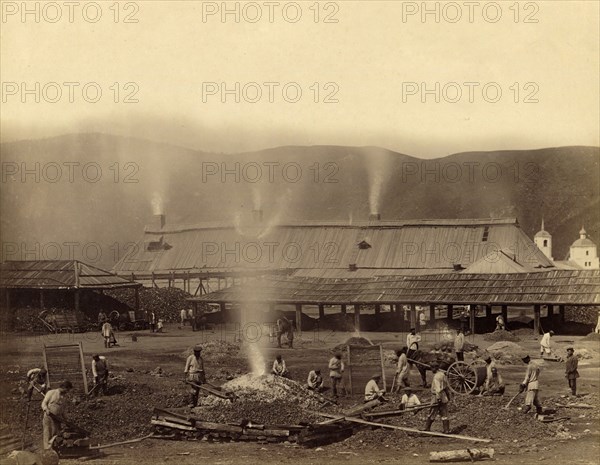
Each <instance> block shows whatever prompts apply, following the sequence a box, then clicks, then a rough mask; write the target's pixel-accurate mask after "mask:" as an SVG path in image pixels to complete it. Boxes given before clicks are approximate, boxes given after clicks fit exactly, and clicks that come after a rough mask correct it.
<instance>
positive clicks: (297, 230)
mask: <svg viewBox="0 0 600 465" xmlns="http://www.w3.org/2000/svg"><path fill="white" fill-rule="evenodd" d="M364 243H368V245H369V247H362V248H361V247H359V244H364ZM500 250H510V251H511V255H512V256H514V260H515V261H516V262H518V263H519V264H521V266H523V267H524V271H530V270H533V269H541V268H553V267H554V264H553V263H552V261H550V260H549V259H548V258H547V257H546V256H545V255H544V254H543V253H542V252H541V251H540V250H539V249H538V248H537V247H536V245H535V244H534V243H533V241H532V240H531V239H530V238H529V237H527V235H526V234H525V233H524V232H523V231H522V230H521V228H520V227H519V224H518V222H517V220H516V219H514V218H503V219H491V218H484V219H456V220H454V219H442V220H401V221H363V222H353V223H350V224H349V223H347V222H332V221H329V222H314V221H302V222H289V223H285V224H269V223H268V222H265V223H261V222H254V223H251V224H248V225H240V224H237V225H234V224H224V223H205V224H199V225H164V226H162V227H161V226H154V227H148V228H146V230H145V233H144V237H143V238H142V239H141V240H140V241H139V242H138V244H137V247H135V248H132V252H131V253H130V254H128V255H127V256H126V257H123V258H122V259H121V261H119V262H118V263H117V264H116V265H115V266H114V268H113V271H114V272H115V273H117V274H119V275H131V274H132V273H134V274H135V276H136V277H140V276H144V275H150V274H152V273H165V272H178V271H183V272H186V271H190V272H200V271H203V272H210V271H215V272H217V271H218V272H224V271H229V272H235V271H241V270H244V271H248V270H255V271H257V272H265V271H273V270H289V271H290V272H296V271H297V270H303V271H298V272H297V274H303V273H304V274H305V275H307V276H315V277H318V276H332V275H333V276H336V277H338V276H339V277H341V276H344V275H345V274H346V272H347V270H349V269H354V270H360V271H361V275H365V274H367V275H369V276H370V277H373V276H380V275H385V274H398V273H402V271H403V270H405V271H406V273H407V274H422V273H423V272H431V273H449V272H451V271H453V270H454V269H455V265H460V266H461V267H462V268H467V267H468V266H469V265H471V264H473V263H475V262H477V261H478V260H480V259H482V258H484V257H486V256H488V255H489V254H490V253H494V252H497V251H500Z"/></svg>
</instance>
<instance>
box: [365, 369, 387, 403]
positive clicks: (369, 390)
mask: <svg viewBox="0 0 600 465" xmlns="http://www.w3.org/2000/svg"><path fill="white" fill-rule="evenodd" d="M380 379H381V375H380V374H374V375H373V376H371V379H370V380H369V382H368V383H367V385H366V386H365V402H370V401H372V400H375V399H379V400H385V399H384V398H383V395H384V394H385V391H383V390H382V389H380V388H379V384H378V383H379V380H380Z"/></svg>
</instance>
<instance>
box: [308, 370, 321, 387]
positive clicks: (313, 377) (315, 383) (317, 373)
mask: <svg viewBox="0 0 600 465" xmlns="http://www.w3.org/2000/svg"><path fill="white" fill-rule="evenodd" d="M306 384H307V386H308V389H310V390H311V391H315V392H321V391H322V390H323V377H322V376H321V370H311V372H310V373H309V374H308V379H307V380H306Z"/></svg>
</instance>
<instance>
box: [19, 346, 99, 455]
mask: <svg viewBox="0 0 600 465" xmlns="http://www.w3.org/2000/svg"><path fill="white" fill-rule="evenodd" d="M91 371H92V376H93V379H94V386H93V388H92V389H91V390H90V391H89V393H88V394H92V393H94V395H96V396H97V395H98V394H99V392H100V391H101V392H102V393H103V394H106V393H107V392H108V374H109V372H108V361H107V359H106V357H104V356H102V355H98V354H95V355H93V356H92V363H91ZM27 383H28V386H27V392H26V399H27V402H30V401H31V400H32V397H33V393H34V392H36V391H37V392H38V393H39V394H40V395H41V396H43V400H42V404H41V407H42V412H43V414H44V415H43V418H42V429H43V447H44V449H50V448H52V441H53V438H54V437H55V436H56V435H57V434H58V433H59V432H60V426H61V423H63V422H64V421H65V418H64V410H65V396H66V395H67V393H68V392H69V391H71V390H72V389H73V384H72V383H71V381H69V380H64V381H62V382H60V383H59V385H58V387H57V388H56V389H48V384H49V383H48V371H47V370H46V369H45V368H32V369H31V370H29V371H28V372H27Z"/></svg>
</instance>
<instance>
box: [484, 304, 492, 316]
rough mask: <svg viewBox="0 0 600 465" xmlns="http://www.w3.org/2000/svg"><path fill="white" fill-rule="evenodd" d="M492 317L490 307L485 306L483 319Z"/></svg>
mask: <svg viewBox="0 0 600 465" xmlns="http://www.w3.org/2000/svg"><path fill="white" fill-rule="evenodd" d="M491 316H492V306H491V305H486V306H485V317H486V318H491Z"/></svg>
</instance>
